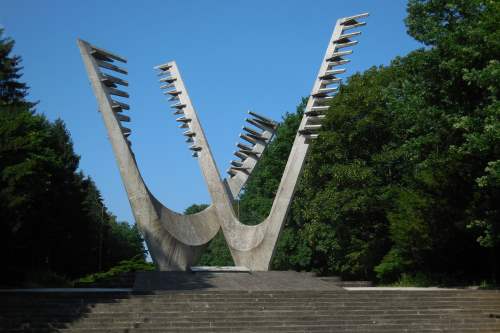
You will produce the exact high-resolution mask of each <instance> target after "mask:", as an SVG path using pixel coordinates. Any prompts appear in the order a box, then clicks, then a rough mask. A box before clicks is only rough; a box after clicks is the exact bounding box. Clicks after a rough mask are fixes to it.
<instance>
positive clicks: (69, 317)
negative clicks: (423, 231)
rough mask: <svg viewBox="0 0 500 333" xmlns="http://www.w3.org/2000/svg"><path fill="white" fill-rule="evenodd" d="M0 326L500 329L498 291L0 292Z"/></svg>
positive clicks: (85, 331) (84, 332) (86, 332)
mask: <svg viewBox="0 0 500 333" xmlns="http://www.w3.org/2000/svg"><path fill="white" fill-rule="evenodd" d="M0 332H68V333H69V332H71V333H77V332H78V333H90V332H95V333H97V332H500V292H499V291H475V290H442V289H441V290H413V291H412V290H380V291H379V290H359V291H354V290H344V289H340V288H339V289H331V290H313V291H303V290H286V291H269V290H266V291H244V290H192V291H181V292H179V291H156V292H153V291H151V292H147V291H144V292H133V291H123V292H116V291H113V292H110V291H108V292H102V291H101V292H92V291H86V292H81V291H70V292H61V291H59V292H50V291H44V292H2V293H0Z"/></svg>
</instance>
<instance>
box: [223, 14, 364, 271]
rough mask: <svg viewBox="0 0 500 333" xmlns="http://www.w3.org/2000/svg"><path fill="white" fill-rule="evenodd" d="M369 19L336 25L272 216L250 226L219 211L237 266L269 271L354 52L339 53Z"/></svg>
mask: <svg viewBox="0 0 500 333" xmlns="http://www.w3.org/2000/svg"><path fill="white" fill-rule="evenodd" d="M366 16H368V14H367V13H365V14H360V15H356V16H352V17H346V18H342V19H339V20H338V21H337V23H336V25H335V28H334V30H333V34H332V37H331V40H330V42H329V44H328V47H327V50H326V53H325V56H324V59H323V61H322V63H321V66H320V69H319V73H318V76H317V78H316V80H315V82H314V85H313V89H312V92H311V96H310V97H309V100H308V102H307V105H306V109H305V113H304V116H303V118H302V121H301V123H300V126H299V130H298V132H297V135H296V137H295V140H294V143H293V146H292V150H291V152H290V155H289V157H288V161H287V164H286V166H285V171H284V173H283V176H282V178H281V182H280V185H279V187H278V191H277V193H276V197H275V199H274V202H273V206H272V208H271V212H270V213H269V216H268V217H267V218H266V219H265V220H264V221H263V222H262V223H260V224H259V225H255V226H246V225H243V224H241V223H240V222H239V221H238V220H237V219H236V218H234V213H232V212H223V211H221V209H220V208H219V207H218V214H219V217H220V221H221V227H222V230H223V232H224V236H225V238H226V240H227V243H228V245H229V248H230V250H231V254H232V256H233V259H234V262H235V264H236V265H237V266H245V267H248V268H250V269H251V270H268V269H269V267H270V264H271V259H272V256H273V253H274V251H275V248H276V242H277V240H278V237H279V234H280V232H281V229H282V228H283V224H284V221H285V218H286V215H287V213H288V210H289V208H290V204H291V201H292V197H293V194H294V191H295V188H296V185H297V180H298V178H299V176H300V174H301V171H302V168H303V165H304V161H305V159H306V156H307V153H308V150H309V145H310V143H311V141H312V140H314V139H316V138H317V137H318V136H319V130H320V129H321V122H322V120H323V119H324V117H325V115H324V112H325V111H326V110H327V109H328V105H327V104H326V103H327V102H328V101H329V100H331V99H332V98H334V94H335V93H336V92H337V91H338V87H339V84H340V82H341V79H340V78H338V77H337V75H339V74H342V73H344V72H345V71H346V70H345V69H339V68H338V66H341V65H344V64H346V63H348V62H349V60H347V59H346V58H345V56H347V55H349V54H351V53H352V50H347V51H339V49H345V48H346V47H349V46H353V45H356V44H357V41H354V40H353V39H352V38H353V37H355V36H357V35H359V34H360V32H353V33H346V31H347V30H350V29H353V28H355V27H359V26H363V25H365V24H366V23H364V22H359V21H358V20H359V19H361V18H364V17H366Z"/></svg>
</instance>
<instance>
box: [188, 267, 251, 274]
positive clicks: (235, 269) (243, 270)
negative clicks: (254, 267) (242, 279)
mask: <svg viewBox="0 0 500 333" xmlns="http://www.w3.org/2000/svg"><path fill="white" fill-rule="evenodd" d="M189 270H190V271H191V272H194V273H198V272H213V273H221V272H232V273H250V270H249V269H248V268H247V267H244V266H191V267H189Z"/></svg>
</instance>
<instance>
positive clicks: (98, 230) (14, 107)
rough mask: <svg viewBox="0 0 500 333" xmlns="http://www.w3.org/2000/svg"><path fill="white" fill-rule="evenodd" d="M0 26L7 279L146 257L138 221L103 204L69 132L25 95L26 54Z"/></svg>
mask: <svg viewBox="0 0 500 333" xmlns="http://www.w3.org/2000/svg"><path fill="white" fill-rule="evenodd" d="M2 36H3V31H0V216H1V223H0V228H1V230H0V238H1V239H0V244H1V245H0V246H1V247H2V249H0V253H1V254H2V259H3V260H2V264H3V265H4V268H5V270H4V273H5V274H3V275H2V280H3V283H5V284H9V283H14V284H22V283H23V281H28V280H30V279H33V278H35V277H34V274H35V273H34V272H49V271H50V272H53V273H56V274H59V275H61V276H66V277H68V278H75V277H79V276H82V275H85V274H88V273H93V272H96V271H99V270H104V269H108V268H110V267H111V266H113V265H114V264H116V263H118V262H120V261H122V260H125V259H129V258H132V257H134V256H137V255H141V256H142V257H144V252H145V250H144V246H143V242H142V238H141V236H140V234H139V233H138V231H137V229H136V228H135V227H131V226H129V225H128V224H127V223H125V222H117V221H116V218H115V217H114V216H113V214H111V213H110V212H109V211H108V209H107V208H106V207H105V205H104V203H103V200H102V198H101V195H100V193H99V191H98V189H97V187H96V185H95V183H94V182H93V181H92V179H91V178H90V177H88V176H85V175H84V174H83V173H82V172H81V171H79V170H78V164H79V159H80V157H79V156H78V155H76V154H75V152H74V150H73V144H72V141H71V137H70V134H69V132H68V130H67V129H66V127H65V125H64V122H63V121H62V120H60V119H58V120H56V121H54V122H51V121H49V120H47V119H46V118H45V116H43V115H40V114H37V113H36V112H35V110H34V106H35V104H34V103H31V102H29V101H27V100H26V98H27V94H28V87H27V86H26V84H25V83H23V82H21V81H20V79H21V72H20V71H21V67H20V62H21V58H20V57H19V56H12V55H11V52H12V48H13V46H14V41H13V40H11V39H8V38H3V37H2Z"/></svg>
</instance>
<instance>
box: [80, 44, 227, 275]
mask: <svg viewBox="0 0 500 333" xmlns="http://www.w3.org/2000/svg"><path fill="white" fill-rule="evenodd" d="M78 46H79V48H80V52H81V55H82V58H83V62H84V64H85V68H86V70H87V73H88V76H89V79H90V82H91V84H92V88H93V90H94V94H95V95H96V97H97V102H98V105H99V110H100V111H101V114H102V117H103V120H104V124H105V125H106V129H107V131H108V136H109V139H110V141H111V145H112V147H113V152H114V154H115V157H116V160H117V163H118V167H119V169H120V174H121V177H122V180H123V184H124V185H125V189H126V192H127V195H128V198H129V201H130V205H131V206H132V211H133V214H134V218H135V220H136V222H137V225H138V226H139V229H140V230H141V232H142V234H143V235H144V238H145V240H146V243H147V245H148V249H149V251H150V253H151V257H152V258H153V260H154V262H155V263H156V265H157V266H158V268H159V269H160V270H186V269H187V268H188V267H189V266H191V265H193V264H195V263H196V261H197V260H198V258H199V256H200V255H201V252H202V250H203V248H204V245H205V244H206V243H207V242H208V241H209V240H210V239H212V238H213V237H214V236H215V235H216V234H217V231H218V230H219V223H218V221H217V220H218V219H217V214H216V210H215V207H214V205H212V206H210V207H208V208H207V209H205V210H204V211H203V212H200V213H198V214H194V215H187V216H185V215H182V214H178V213H175V212H173V211H171V210H169V209H168V208H166V207H165V206H163V205H162V204H161V203H160V202H159V201H158V200H157V199H156V198H155V197H154V196H153V195H152V194H151V193H150V192H149V190H148V188H147V186H146V185H145V183H144V181H143V179H142V177H141V174H140V172H139V169H138V167H137V163H136V161H135V158H134V154H133V152H132V149H131V142H130V134H131V130H130V129H129V128H126V127H124V126H123V125H122V122H127V121H130V118H129V117H128V116H125V115H124V114H123V113H124V111H125V110H129V109H130V107H129V105H128V104H126V103H124V102H123V101H121V100H118V99H117V97H118V98H119V97H121V98H127V97H128V94H127V93H126V92H125V91H122V90H120V89H118V86H127V85H128V83H127V82H126V81H125V80H124V79H123V78H120V77H118V76H116V74H115V73H113V72H116V73H119V74H127V70H126V69H124V68H122V67H119V66H117V65H116V64H115V61H118V62H123V63H125V62H126V60H125V59H124V58H122V57H120V56H117V55H115V54H113V53H111V52H109V51H106V50H103V49H100V48H97V47H95V46H92V45H90V44H89V43H87V42H85V41H83V40H78ZM105 70H107V71H109V72H107V73H106V72H104V71H105ZM172 96H177V95H176V94H172Z"/></svg>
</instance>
